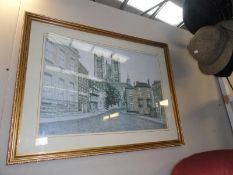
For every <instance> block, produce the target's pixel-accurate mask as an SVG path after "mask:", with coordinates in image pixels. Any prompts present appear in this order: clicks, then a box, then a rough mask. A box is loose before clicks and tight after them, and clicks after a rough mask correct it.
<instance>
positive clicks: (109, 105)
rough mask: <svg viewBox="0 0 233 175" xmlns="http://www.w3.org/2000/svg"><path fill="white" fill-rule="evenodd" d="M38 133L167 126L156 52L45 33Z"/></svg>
mask: <svg viewBox="0 0 233 175" xmlns="http://www.w3.org/2000/svg"><path fill="white" fill-rule="evenodd" d="M43 60H44V63H43V64H44V68H43V71H44V72H43V76H42V88H41V105H40V125H39V135H41V136H48V135H64V134H87V133H105V132H133V131H141V130H155V129H163V128H167V123H166V116H165V113H166V105H167V104H166V100H164V99H163V94H162V89H161V75H160V68H159V64H158V60H157V58H156V55H152V54H147V53H140V52H136V51H131V50H125V49H121V48H115V47H110V46H105V45H100V44H93V43H90V42H86V41H82V40H77V39H71V38H67V37H63V36H60V35H56V34H45V37H44V59H43Z"/></svg>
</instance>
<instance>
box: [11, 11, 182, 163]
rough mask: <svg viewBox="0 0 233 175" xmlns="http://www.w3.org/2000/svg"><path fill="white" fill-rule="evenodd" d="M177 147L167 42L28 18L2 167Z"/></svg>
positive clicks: (178, 137) (177, 121) (178, 129)
mask: <svg viewBox="0 0 233 175" xmlns="http://www.w3.org/2000/svg"><path fill="white" fill-rule="evenodd" d="M182 144H184V139H183V135H182V129H181V124H180V118H179V112H178V104H177V99H176V94H175V87H174V82H173V74H172V68H171V63H170V56H169V49H168V45H167V44H165V43H160V42H156V41H151V40H147V39H142V38H138V37H134V36H130V35H125V34H120V33H115V32H111V31H107V30H102V29H97V28H94V27H90V26H85V25H81V24H77V23H73V22H68V21H63V20H58V19H54V18H50V17H46V16H43V15H38V14H34V13H30V12H26V13H25V20H24V28H23V34H22V41H21V50H20V56H19V62H18V71H17V79H16V86H15V95H14V103H13V110H12V121H11V131H10V139H9V149H8V157H7V164H18V163H27V162H37V161H42V160H53V159H64V158H71V157H83V156H93V155H100V154H109V153H120V152H128V151H137V150H145V149H154V148H162V147H169V146H178V145H182Z"/></svg>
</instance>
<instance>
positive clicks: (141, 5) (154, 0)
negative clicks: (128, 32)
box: [127, 0, 163, 12]
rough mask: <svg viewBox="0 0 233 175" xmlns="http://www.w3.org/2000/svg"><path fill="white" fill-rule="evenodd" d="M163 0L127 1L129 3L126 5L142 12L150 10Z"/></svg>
mask: <svg viewBox="0 0 233 175" xmlns="http://www.w3.org/2000/svg"><path fill="white" fill-rule="evenodd" d="M162 1H163V0H144V1H142V0H129V2H128V3H127V4H128V5H130V6H132V7H134V8H136V9H138V10H140V11H142V12H144V11H146V10H148V9H150V8H152V7H153V6H155V5H157V4H159V3H160V2H162Z"/></svg>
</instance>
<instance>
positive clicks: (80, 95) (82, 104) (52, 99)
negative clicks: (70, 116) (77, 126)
mask: <svg viewBox="0 0 233 175" xmlns="http://www.w3.org/2000/svg"><path fill="white" fill-rule="evenodd" d="M79 58H80V56H79V52H78V50H77V49H75V48H73V47H70V46H66V45H63V44H59V43H57V42H55V41H53V40H51V39H49V37H46V38H45V42H44V74H43V76H42V80H43V81H42V90H41V113H43V112H45V113H47V114H48V113H51V114H54V112H58V114H59V112H78V111H81V112H87V111H88V108H89V107H88V106H89V105H88V92H87V89H88V81H87V75H88V71H87V70H86V69H85V67H84V66H83V65H82V64H81V63H80V61H79ZM58 114H56V115H58Z"/></svg>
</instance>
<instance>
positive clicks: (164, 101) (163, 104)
mask: <svg viewBox="0 0 233 175" xmlns="http://www.w3.org/2000/svg"><path fill="white" fill-rule="evenodd" d="M159 103H160V105H161V106H168V100H167V99H166V100H163V101H160V102H159Z"/></svg>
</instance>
